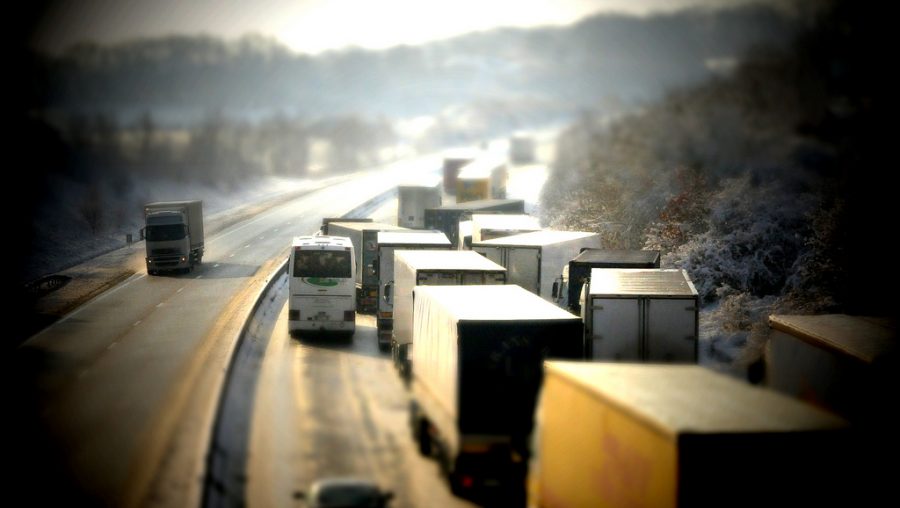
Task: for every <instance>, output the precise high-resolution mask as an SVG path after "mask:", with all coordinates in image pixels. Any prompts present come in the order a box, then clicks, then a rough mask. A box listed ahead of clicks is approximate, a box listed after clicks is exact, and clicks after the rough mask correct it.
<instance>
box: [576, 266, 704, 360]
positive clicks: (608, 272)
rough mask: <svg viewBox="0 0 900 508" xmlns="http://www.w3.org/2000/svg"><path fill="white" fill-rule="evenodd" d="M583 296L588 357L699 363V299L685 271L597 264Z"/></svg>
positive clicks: (585, 286) (582, 311)
mask: <svg viewBox="0 0 900 508" xmlns="http://www.w3.org/2000/svg"><path fill="white" fill-rule="evenodd" d="M582 295H583V297H582V304H581V316H582V318H583V319H584V329H585V332H584V333H585V345H586V347H587V349H588V351H587V353H588V354H587V356H588V357H589V358H593V359H595V360H615V361H648V362H667V363H672V362H674V363H697V337H698V336H699V328H698V327H699V325H698V317H699V307H700V299H699V297H698V296H697V290H696V289H695V288H694V283H693V282H691V279H690V277H688V274H687V272H686V271H684V270H632V269H624V268H594V269H592V270H591V280H590V282H589V283H588V284H585V285H584V288H583V290H582Z"/></svg>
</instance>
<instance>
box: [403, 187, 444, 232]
mask: <svg viewBox="0 0 900 508" xmlns="http://www.w3.org/2000/svg"><path fill="white" fill-rule="evenodd" d="M440 206H441V180H440V178H438V177H436V176H435V177H434V178H433V179H432V181H430V182H422V183H418V184H411V183H410V184H403V185H398V186H397V225H398V226H403V227H405V228H412V229H424V228H425V210H427V209H429V208H439V207H440Z"/></svg>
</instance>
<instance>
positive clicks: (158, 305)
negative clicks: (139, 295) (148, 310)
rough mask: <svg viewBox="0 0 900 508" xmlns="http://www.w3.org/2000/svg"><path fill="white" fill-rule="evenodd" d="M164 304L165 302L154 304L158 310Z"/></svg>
mask: <svg viewBox="0 0 900 508" xmlns="http://www.w3.org/2000/svg"><path fill="white" fill-rule="evenodd" d="M165 304H166V302H159V303H157V304H156V308H157V309H158V308H160V307H162V306H163V305H165Z"/></svg>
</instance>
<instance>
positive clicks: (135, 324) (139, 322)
mask: <svg viewBox="0 0 900 508" xmlns="http://www.w3.org/2000/svg"><path fill="white" fill-rule="evenodd" d="M141 321H143V319H138V320H137V321H135V322H134V324H133V325H131V326H137V325H139V324H141Z"/></svg>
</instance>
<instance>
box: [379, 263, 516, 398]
mask: <svg viewBox="0 0 900 508" xmlns="http://www.w3.org/2000/svg"><path fill="white" fill-rule="evenodd" d="M388 284H389V286H388V287H387V293H388V295H389V296H391V298H392V299H393V302H394V315H393V323H392V332H393V333H392V334H391V357H392V358H393V360H394V366H396V367H397V370H398V371H399V372H400V375H401V376H402V377H403V378H404V379H407V380H408V378H409V373H410V365H411V361H410V356H409V348H410V345H411V344H412V340H413V331H412V330H413V289H415V287H416V286H485V285H497V284H506V268H503V267H502V266H500V265H498V264H497V263H494V262H493V261H491V260H489V259H487V258H485V257H484V256H481V255H479V254H476V253H474V252H471V251H431V250H428V251H423V250H419V251H408V250H398V251H396V252H395V253H394V280H393V281H392V282H389V283H388Z"/></svg>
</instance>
